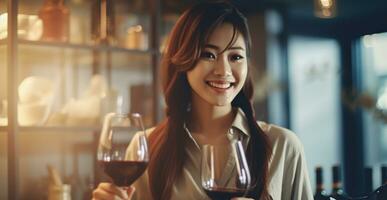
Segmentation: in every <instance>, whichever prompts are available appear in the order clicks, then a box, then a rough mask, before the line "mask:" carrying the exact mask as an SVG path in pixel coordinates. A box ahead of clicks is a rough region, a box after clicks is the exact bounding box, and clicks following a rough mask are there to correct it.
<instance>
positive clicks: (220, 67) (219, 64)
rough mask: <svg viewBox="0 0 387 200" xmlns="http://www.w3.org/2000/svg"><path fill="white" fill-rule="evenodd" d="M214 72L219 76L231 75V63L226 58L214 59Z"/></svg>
mask: <svg viewBox="0 0 387 200" xmlns="http://www.w3.org/2000/svg"><path fill="white" fill-rule="evenodd" d="M214 74H215V75H216V76H220V77H226V76H231V75H232V71H231V65H230V63H229V61H228V59H227V58H223V57H219V58H218V59H217V61H216V64H215V68H214Z"/></svg>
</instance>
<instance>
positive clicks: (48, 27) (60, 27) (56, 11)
mask: <svg viewBox="0 0 387 200" xmlns="http://www.w3.org/2000/svg"><path fill="white" fill-rule="evenodd" d="M69 15H70V12H69V9H68V8H67V7H65V5H64V3H63V0H45V1H44V4H43V7H42V8H41V9H40V11H39V17H40V18H41V19H42V22H43V34H42V37H41V39H42V40H44V41H58V42H67V41H68V39H69Z"/></svg>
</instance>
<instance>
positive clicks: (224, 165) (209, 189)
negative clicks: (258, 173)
mask: <svg viewBox="0 0 387 200" xmlns="http://www.w3.org/2000/svg"><path fill="white" fill-rule="evenodd" d="M201 182H202V188H203V189H204V191H205V192H206V194H207V195H208V196H209V197H210V198H211V199H212V200H225V199H231V198H233V197H243V196H245V195H246V194H247V193H248V191H249V190H250V189H251V176H250V171H249V167H248V165H247V161H246V156H245V152H244V149H243V145H242V142H241V141H239V140H232V141H231V142H230V143H229V145H203V148H202V160H201Z"/></svg>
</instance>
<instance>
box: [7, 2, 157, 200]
mask: <svg viewBox="0 0 387 200" xmlns="http://www.w3.org/2000/svg"><path fill="white" fill-rule="evenodd" d="M102 1H104V0H92V1H86V0H85V1H72V0H65V5H67V6H68V8H69V10H70V15H71V18H70V19H71V20H70V28H74V26H77V25H81V26H84V25H85V24H81V23H78V22H77V21H76V20H78V19H80V18H82V20H83V21H82V22H85V21H89V22H90V23H91V22H92V21H93V20H92V17H93V15H92V14H93V13H92V12H93V11H91V6H92V4H93V5H94V4H95V3H97V4H98V3H101V2H102ZM0 2H2V1H1V0H0ZM114 2H115V3H117V4H119V6H116V7H115V8H114V9H117V12H114V14H115V15H114V18H115V19H116V20H117V24H116V28H117V27H118V28H121V29H122V27H124V28H125V27H126V25H125V23H128V24H127V26H132V25H133V24H135V23H140V24H141V23H144V30H145V31H146V33H147V34H144V37H147V40H148V45H147V46H148V47H147V48H144V47H141V48H126V47H125V45H127V44H126V43H125V44H121V43H122V42H123V41H124V39H125V38H124V36H123V35H121V36H120V37H121V38H118V39H117V41H116V43H115V44H114V45H108V44H106V43H98V42H92V41H93V40H92V38H86V39H85V38H84V36H91V35H92V34H90V33H82V34H83V36H82V37H83V40H73V39H72V36H74V34H75V33H74V32H72V31H70V36H69V37H70V39H69V41H68V42H60V41H43V40H27V39H23V38H20V37H18V34H17V33H18V23H17V17H18V16H19V14H27V15H38V12H39V8H40V7H41V6H42V5H43V3H44V1H43V0H39V1H33V2H30V1H28V0H8V1H7V4H0V14H2V13H1V12H3V11H5V12H7V13H8V17H9V18H8V24H7V27H8V33H7V34H8V37H7V38H6V39H1V40H0V52H4V55H0V58H2V56H4V59H2V60H1V61H0V73H2V72H4V73H3V74H0V85H1V86H0V89H1V90H2V91H0V103H1V102H2V101H3V100H6V101H7V102H8V106H6V107H7V115H6V116H7V119H8V124H7V125H6V126H0V140H1V141H0V144H4V143H5V144H6V145H3V147H2V148H0V160H2V161H3V160H6V162H1V165H0V169H4V168H5V170H4V171H6V174H5V177H7V178H6V179H4V180H3V181H0V188H1V189H0V199H11V200H13V199H26V198H28V199H45V198H47V191H48V187H47V186H48V182H47V181H48V177H47V170H46V166H47V164H51V165H53V166H54V167H56V168H57V169H58V171H59V172H60V174H61V176H62V178H63V179H64V181H65V182H66V183H69V184H71V185H73V188H72V197H73V199H82V198H85V197H86V196H85V195H86V194H85V193H86V192H87V189H90V188H88V187H89V186H88V184H89V183H95V182H97V181H98V177H97V176H96V174H97V173H98V172H97V171H98V169H97V167H98V166H97V165H96V161H95V150H96V142H97V141H98V133H99V131H100V126H101V123H100V121H101V118H102V115H103V113H104V112H106V111H114V110H102V108H100V109H101V110H100V116H98V118H96V119H95V120H94V121H92V122H90V121H87V123H86V122H77V120H76V118H75V120H73V121H71V122H68V118H69V115H68V116H66V117H67V118H66V119H67V121H66V120H63V119H62V120H60V121H59V122H56V123H54V124H53V125H50V123H48V122H49V120H50V117H52V116H53V114H57V113H61V112H62V111H63V109H64V108H65V107H66V106H68V105H69V102H70V101H71V100H72V99H75V100H79V101H80V100H81V99H82V98H84V97H85V94H87V92H86V91H88V89H90V87H91V86H90V80H89V79H91V77H92V75H95V74H99V75H101V76H102V77H104V79H106V84H107V91H108V92H110V90H111V89H114V90H115V91H116V94H122V95H123V96H124V99H125V100H126V101H128V102H129V101H132V102H131V103H127V105H126V107H127V108H126V109H127V110H128V111H129V112H132V111H136V112H143V115H144V121H145V123H146V125H147V126H148V127H149V126H152V125H153V124H155V122H157V121H159V119H160V113H161V111H160V110H161V106H160V93H159V91H158V87H159V79H158V77H157V76H158V64H159V57H160V50H159V49H160V48H159V36H158V34H159V32H158V30H157V29H158V27H159V25H158V24H159V23H160V21H159V20H160V17H159V15H160V12H159V11H160V5H159V0H152V1H149V2H144V1H140V0H139V1H130V2H127V1H114ZM129 4H135V5H134V6H132V7H131V6H130V5H129ZM141 4H147V5H146V6H141ZM148 4H149V5H148ZM5 5H7V6H6V9H4V8H3V7H5ZM122 5H126V6H122ZM135 6H137V7H138V6H140V7H141V9H138V10H136V11H135V10H134V9H133V8H134V7H135ZM84 11H85V12H84ZM84 13H86V14H84ZM73 15H74V16H75V17H74V16H73ZM76 15H79V16H76ZM136 15H137V16H139V17H138V18H139V19H137V18H136ZM144 16H145V17H144ZM85 17H86V18H87V17H88V19H84V18H85ZM140 18H141V19H140ZM120 20H121V21H120ZM125 20H126V21H125ZM131 20H132V21H131ZM144 20H145V22H144ZM118 23H124V24H118ZM91 26H92V25H90V24H89V25H88V26H87V27H88V28H91ZM75 28H76V27H75ZM78 28H79V27H78ZM83 29H84V27H81V28H79V30H83ZM88 31H89V29H88ZM121 31H122V30H121ZM121 34H122V33H121ZM117 37H118V36H117ZM31 76H36V77H41V78H45V79H49V80H51V81H52V82H54V83H55V84H56V83H57V85H55V87H54V88H55V95H54V96H55V98H54V101H53V103H52V105H50V108H51V109H50V113H49V115H48V118H47V119H46V120H44V121H43V122H41V123H35V124H26V125H23V124H20V119H19V117H20V115H22V114H23V113H21V112H20V107H19V105H21V104H20V102H19V94H18V87H19V85H20V84H21V83H22V81H23V80H24V79H25V78H27V77H31ZM133 92H135V93H133ZM132 93H133V94H132ZM109 94H110V93H109ZM133 95H134V97H132V98H131V96H133ZM133 99H141V101H136V102H135V101H134V100H133ZM102 101H103V99H101V102H102ZM134 103H137V104H136V105H132V104H134ZM138 103H139V104H138ZM0 105H1V104H0ZM133 109H138V110H133ZM18 110H19V112H18ZM74 110H75V109H74ZM0 112H2V110H1V109H0ZM1 114H2V113H0V117H1ZM1 175H2V177H4V176H3V174H1Z"/></svg>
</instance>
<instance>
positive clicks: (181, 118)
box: [148, 1, 271, 200]
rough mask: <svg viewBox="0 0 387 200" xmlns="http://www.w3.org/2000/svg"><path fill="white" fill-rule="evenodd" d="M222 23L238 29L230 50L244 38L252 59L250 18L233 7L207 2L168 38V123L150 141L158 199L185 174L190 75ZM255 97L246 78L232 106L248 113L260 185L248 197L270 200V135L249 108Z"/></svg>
mask: <svg viewBox="0 0 387 200" xmlns="http://www.w3.org/2000/svg"><path fill="white" fill-rule="evenodd" d="M223 23H229V24H231V25H233V27H234V34H233V37H232V39H231V41H230V43H229V45H228V46H227V47H226V49H227V48H228V47H229V46H231V45H232V43H233V41H234V40H235V39H236V38H237V37H236V35H237V34H242V36H243V38H244V40H245V43H246V51H247V56H248V57H249V52H250V45H251V44H250V43H251V42H250V35H249V30H248V26H247V22H246V18H245V17H244V16H243V15H242V14H241V13H240V12H239V11H238V10H237V9H236V8H235V7H234V6H233V5H231V4H229V3H225V2H219V1H218V2H203V3H199V4H197V5H195V6H193V7H191V8H190V9H188V10H187V11H185V12H184V13H183V14H182V15H181V17H180V18H179V20H178V21H177V23H176V25H175V26H174V28H173V30H172V32H171V35H170V37H169V42H168V44H167V46H166V49H165V52H164V55H163V59H162V63H161V76H162V77H161V78H162V86H163V91H164V95H165V101H166V119H165V120H164V121H162V122H161V123H160V124H159V125H158V126H157V127H156V129H155V130H154V131H153V133H152V134H151V135H150V138H149V142H150V152H151V157H150V162H149V167H148V173H149V184H150V189H151V193H152V196H153V198H154V199H157V200H167V199H170V198H171V193H172V186H173V184H174V182H175V181H176V179H177V177H178V176H179V175H180V174H181V173H182V168H183V165H184V162H185V159H186V152H185V144H186V142H187V140H188V136H187V134H185V133H184V132H185V131H184V128H183V124H184V122H185V120H186V119H187V113H186V112H187V107H188V105H189V103H190V101H191V88H190V86H189V83H188V81H187V77H186V72H187V71H189V70H190V69H192V68H193V67H195V65H196V62H197V61H198V59H199V57H200V53H201V50H202V49H203V47H204V45H205V43H206V42H207V40H208V38H209V36H210V35H211V33H212V32H213V30H214V29H215V28H217V27H218V26H219V25H221V24H223ZM252 97H253V83H252V80H251V77H250V76H248V77H247V80H246V82H245V85H244V87H243V89H242V90H241V91H240V92H239V93H238V95H237V96H236V97H235V99H234V100H233V101H232V106H233V107H239V108H241V109H242V110H243V111H244V113H245V115H246V117H247V121H248V125H249V130H250V140H249V143H248V146H247V157H248V163H249V167H250V169H251V175H252V180H253V183H256V189H255V190H254V193H252V194H250V196H251V197H254V198H261V199H269V194H268V165H269V159H270V155H271V147H270V144H269V141H268V138H267V136H266V135H265V133H264V132H263V131H262V129H261V128H260V127H259V126H258V125H257V122H256V119H255V115H254V112H253V108H252V104H251V100H252Z"/></svg>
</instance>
